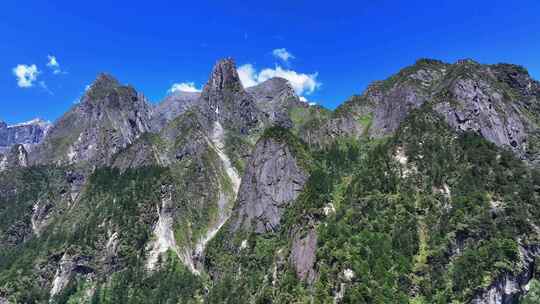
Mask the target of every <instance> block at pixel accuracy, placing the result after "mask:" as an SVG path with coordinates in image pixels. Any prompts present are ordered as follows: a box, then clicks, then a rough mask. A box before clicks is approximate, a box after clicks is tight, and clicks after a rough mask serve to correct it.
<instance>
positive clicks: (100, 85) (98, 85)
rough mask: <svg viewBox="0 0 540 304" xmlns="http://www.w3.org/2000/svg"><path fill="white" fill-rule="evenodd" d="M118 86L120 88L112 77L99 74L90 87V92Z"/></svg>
mask: <svg viewBox="0 0 540 304" xmlns="http://www.w3.org/2000/svg"><path fill="white" fill-rule="evenodd" d="M118 86H120V83H119V82H118V80H117V79H116V78H114V76H112V75H111V74H107V73H99V74H98V75H97V77H96V79H95V80H94V82H93V83H92V84H91V85H90V90H100V89H101V90H102V89H110V88H115V87H118Z"/></svg>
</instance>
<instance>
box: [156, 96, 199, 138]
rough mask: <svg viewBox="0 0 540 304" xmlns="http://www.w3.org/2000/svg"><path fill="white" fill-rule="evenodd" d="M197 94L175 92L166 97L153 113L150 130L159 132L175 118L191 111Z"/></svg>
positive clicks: (197, 97) (197, 98) (196, 99)
mask: <svg viewBox="0 0 540 304" xmlns="http://www.w3.org/2000/svg"><path fill="white" fill-rule="evenodd" d="M200 96H201V94H200V93H198V92H181V91H176V92H173V93H172V94H170V95H169V96H167V97H166V98H165V99H164V100H163V101H162V102H161V103H159V104H158V105H157V106H156V107H155V108H154V111H153V117H152V128H153V130H154V131H155V132H159V131H160V130H161V129H162V128H163V127H164V126H165V125H167V124H168V123H169V122H171V121H172V120H173V119H175V118H176V117H178V116H180V115H181V114H183V113H185V112H186V111H187V110H189V109H191V108H192V107H193V106H195V104H196V103H197V101H198V100H199V98H200Z"/></svg>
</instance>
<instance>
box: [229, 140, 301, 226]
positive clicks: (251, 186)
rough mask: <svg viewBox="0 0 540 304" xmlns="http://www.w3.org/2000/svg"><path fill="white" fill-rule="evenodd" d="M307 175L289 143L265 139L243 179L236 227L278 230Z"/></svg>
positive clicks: (236, 211)
mask: <svg viewBox="0 0 540 304" xmlns="http://www.w3.org/2000/svg"><path fill="white" fill-rule="evenodd" d="M307 178H308V176H307V173H306V172H305V170H304V169H303V168H302V167H301V166H300V165H299V163H298V161H297V159H296V158H295V155H294V154H293V153H292V151H291V149H290V148H289V146H288V145H287V143H286V142H284V141H280V140H279V139H276V138H272V137H267V138H262V139H261V140H260V141H259V142H258V143H257V145H256V147H255V150H254V152H253V154H252V156H251V158H250V160H249V162H248V164H247V168H246V172H245V173H244V176H243V178H242V184H241V185H240V190H239V193H238V200H237V204H236V208H235V211H234V215H233V219H232V224H233V230H238V229H242V230H246V231H253V232H256V233H264V232H269V231H276V230H277V229H278V227H279V225H280V221H281V216H282V215H283V212H284V211H285V209H286V208H287V207H288V206H289V205H290V204H291V203H292V202H293V201H294V200H295V199H296V198H297V197H298V195H299V193H300V191H302V188H303V187H304V185H305V183H306V181H307Z"/></svg>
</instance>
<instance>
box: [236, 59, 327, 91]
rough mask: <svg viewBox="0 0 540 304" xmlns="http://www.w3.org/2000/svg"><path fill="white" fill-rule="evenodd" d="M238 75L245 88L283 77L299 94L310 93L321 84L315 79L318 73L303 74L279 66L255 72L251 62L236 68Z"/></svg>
mask: <svg viewBox="0 0 540 304" xmlns="http://www.w3.org/2000/svg"><path fill="white" fill-rule="evenodd" d="M238 75H239V77H240V81H242V85H243V86H244V87H246V88H248V87H252V86H254V85H257V84H259V83H262V82H264V81H266V80H268V79H270V78H273V77H281V78H285V79H287V80H288V81H289V83H290V84H291V86H292V88H293V89H294V91H295V92H296V94H298V95H299V96H302V95H304V94H308V95H309V94H311V93H313V92H314V91H315V90H316V89H318V88H319V87H320V86H321V83H320V82H318V81H317V76H318V73H313V74H304V73H298V72H296V71H293V70H287V69H284V68H282V67H281V66H279V65H278V66H276V67H275V68H274V69H271V68H266V69H263V70H262V71H260V72H259V73H257V70H256V69H255V68H254V67H253V65H251V64H244V65H242V66H240V67H239V68H238Z"/></svg>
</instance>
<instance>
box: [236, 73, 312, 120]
mask: <svg viewBox="0 0 540 304" xmlns="http://www.w3.org/2000/svg"><path fill="white" fill-rule="evenodd" d="M246 91H247V92H248V93H249V94H251V95H252V96H253V97H254V98H255V102H256V105H257V108H258V109H259V110H261V111H262V112H263V113H264V114H265V116H266V117H267V118H268V119H269V120H270V121H271V122H273V123H274V124H278V125H282V126H285V127H291V126H292V121H291V120H290V117H289V111H290V110H291V109H293V108H295V107H300V108H307V107H309V105H308V104H307V103H306V102H302V101H300V98H299V97H298V95H296V93H295V92H294V89H293V88H292V87H291V85H290V84H289V82H288V81H287V80H286V79H283V78H278V77H274V78H271V79H268V80H267V81H265V82H263V83H260V84H258V85H256V86H253V87H249V88H247V89H246Z"/></svg>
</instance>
